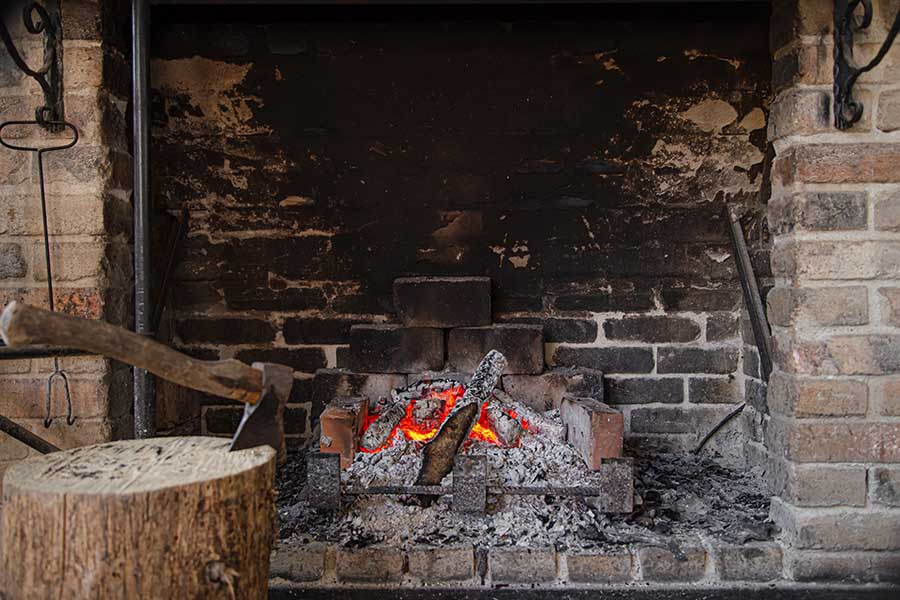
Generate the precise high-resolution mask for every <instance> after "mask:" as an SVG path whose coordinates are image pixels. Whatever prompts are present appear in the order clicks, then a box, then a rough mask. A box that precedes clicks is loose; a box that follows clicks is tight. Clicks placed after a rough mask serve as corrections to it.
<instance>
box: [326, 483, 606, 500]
mask: <svg viewBox="0 0 900 600" xmlns="http://www.w3.org/2000/svg"><path fill="white" fill-rule="evenodd" d="M487 492H488V493H489V494H493V495H501V494H508V495H514V496H575V497H590V496H597V495H599V494H600V488H599V487H596V488H594V487H586V486H571V487H565V486H552V485H545V486H521V485H489V486H487ZM343 493H344V494H346V495H348V496H406V495H410V496H446V495H451V496H452V495H453V488H452V487H451V486H442V485H373V486H368V487H366V486H353V487H350V488H347V489H345V490H343Z"/></svg>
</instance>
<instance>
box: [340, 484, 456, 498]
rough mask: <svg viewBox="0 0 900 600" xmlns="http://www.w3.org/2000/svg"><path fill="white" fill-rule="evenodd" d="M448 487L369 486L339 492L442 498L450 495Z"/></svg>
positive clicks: (353, 494)
mask: <svg viewBox="0 0 900 600" xmlns="http://www.w3.org/2000/svg"><path fill="white" fill-rule="evenodd" d="M451 491H452V488H451V487H450V486H443V485H371V486H354V487H350V488H347V489H344V490H341V493H342V494H346V495H348V496H367V495H372V496H376V495H377V496H398V495H404V494H410V495H413V496H443V495H445V494H449V493H451Z"/></svg>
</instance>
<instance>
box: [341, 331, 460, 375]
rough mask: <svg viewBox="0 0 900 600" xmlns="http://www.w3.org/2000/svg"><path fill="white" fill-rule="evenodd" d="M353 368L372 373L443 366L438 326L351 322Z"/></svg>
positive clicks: (432, 368)
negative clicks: (433, 327)
mask: <svg viewBox="0 0 900 600" xmlns="http://www.w3.org/2000/svg"><path fill="white" fill-rule="evenodd" d="M350 353H351V362H352V364H353V368H354V369H355V370H357V371H363V372H372V373H418V372H420V371H431V370H439V369H441V368H443V366H444V334H443V332H442V331H441V330H440V329H432V328H427V327H401V326H399V325H354V326H353V327H351V328H350Z"/></svg>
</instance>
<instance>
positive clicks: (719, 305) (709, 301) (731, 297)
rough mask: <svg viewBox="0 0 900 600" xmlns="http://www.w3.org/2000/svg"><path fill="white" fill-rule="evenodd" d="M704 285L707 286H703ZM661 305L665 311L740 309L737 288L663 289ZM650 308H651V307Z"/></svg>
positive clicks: (739, 295)
mask: <svg viewBox="0 0 900 600" xmlns="http://www.w3.org/2000/svg"><path fill="white" fill-rule="evenodd" d="M704 285H708V283H707V284H704ZM661 296H662V304H663V308H665V309H666V310H712V311H733V310H737V309H738V308H740V307H741V290H740V288H739V287H734V286H733V287H721V288H705V287H697V288H693V287H692V288H675V287H672V288H665V289H663V291H662V294H661ZM651 308H652V307H651Z"/></svg>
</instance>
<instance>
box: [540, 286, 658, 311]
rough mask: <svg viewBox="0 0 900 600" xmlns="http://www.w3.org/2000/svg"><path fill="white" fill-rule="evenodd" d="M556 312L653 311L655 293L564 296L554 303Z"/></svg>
mask: <svg viewBox="0 0 900 600" xmlns="http://www.w3.org/2000/svg"><path fill="white" fill-rule="evenodd" d="M553 306H554V308H556V310H565V311H570V310H571V311H574V310H589V311H593V312H607V311H613V310H622V311H639V310H651V309H652V308H653V307H654V304H653V293H652V291H650V290H645V291H636V292H631V293H624V294H615V295H614V294H600V293H597V294H564V295H559V296H557V297H556V298H555V299H554V301H553Z"/></svg>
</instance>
